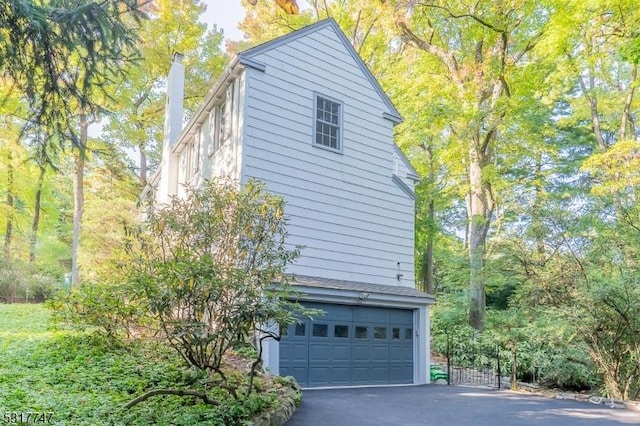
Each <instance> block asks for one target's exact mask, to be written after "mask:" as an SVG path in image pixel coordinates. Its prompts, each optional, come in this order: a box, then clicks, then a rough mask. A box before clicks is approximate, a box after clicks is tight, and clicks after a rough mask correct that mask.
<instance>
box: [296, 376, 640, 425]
mask: <svg viewBox="0 0 640 426" xmlns="http://www.w3.org/2000/svg"><path fill="white" fill-rule="evenodd" d="M322 425H327V426H341V425H345V426H365V425H366V426H372V425H381V426H382V425H393V426H410V425H439V426H440V425H442V426H493V425H504V426H510V425H517V426H519V425H530V426H550V425H554V426H555V425H562V426H565V425H566V426H577V425H584V426H591V425H640V413H639V412H635V411H629V410H625V409H620V408H618V409H615V408H608V407H606V406H604V405H594V404H590V403H584V402H577V401H571V400H554V399H550V398H545V397H539V396H533V395H527V394H522V393H516V392H511V391H504V390H503V391H497V390H490V389H479V388H471V387H459V386H443V385H425V386H403V387H384V388H358V389H331V390H307V391H304V397H303V400H302V405H300V407H299V408H298V410H297V411H296V412H295V414H294V415H293V417H292V418H291V420H289V421H288V422H287V424H286V426H322Z"/></svg>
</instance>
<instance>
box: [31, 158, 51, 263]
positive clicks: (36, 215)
mask: <svg viewBox="0 0 640 426" xmlns="http://www.w3.org/2000/svg"><path fill="white" fill-rule="evenodd" d="M38 167H39V169H40V173H39V174H38V182H37V183H36V195H35V197H34V198H35V200H34V203H33V221H32V222H31V239H30V241H29V263H33V262H35V261H36V246H37V244H38V228H39V227H40V210H41V202H42V187H43V185H44V175H45V173H46V171H47V166H46V165H45V164H40V165H38Z"/></svg>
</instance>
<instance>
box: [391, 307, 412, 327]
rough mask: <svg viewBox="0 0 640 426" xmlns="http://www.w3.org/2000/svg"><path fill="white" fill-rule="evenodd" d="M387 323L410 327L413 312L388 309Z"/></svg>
mask: <svg viewBox="0 0 640 426" xmlns="http://www.w3.org/2000/svg"><path fill="white" fill-rule="evenodd" d="M389 322H390V323H391V324H404V325H408V326H412V325H413V312H412V311H410V310H407V309H389Z"/></svg>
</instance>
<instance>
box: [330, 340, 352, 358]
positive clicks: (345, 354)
mask: <svg viewBox="0 0 640 426" xmlns="http://www.w3.org/2000/svg"><path fill="white" fill-rule="evenodd" d="M331 361H334V362H340V361H344V362H351V345H350V344H348V343H346V344H339V345H333V350H332V357H331Z"/></svg>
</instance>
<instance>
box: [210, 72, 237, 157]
mask: <svg viewBox="0 0 640 426" xmlns="http://www.w3.org/2000/svg"><path fill="white" fill-rule="evenodd" d="M233 91H234V82H231V83H230V84H229V86H228V87H227V89H226V91H225V97H224V99H223V101H222V102H221V103H220V104H218V105H217V106H216V107H215V108H214V109H213V110H212V111H211V113H210V115H209V130H210V138H211V141H210V144H209V149H208V151H207V152H208V154H209V156H212V155H214V154H215V153H216V152H217V151H218V150H219V149H220V148H221V147H222V146H223V145H224V144H225V143H226V142H227V140H229V139H230V138H231V134H232V131H233V108H234V102H233Z"/></svg>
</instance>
